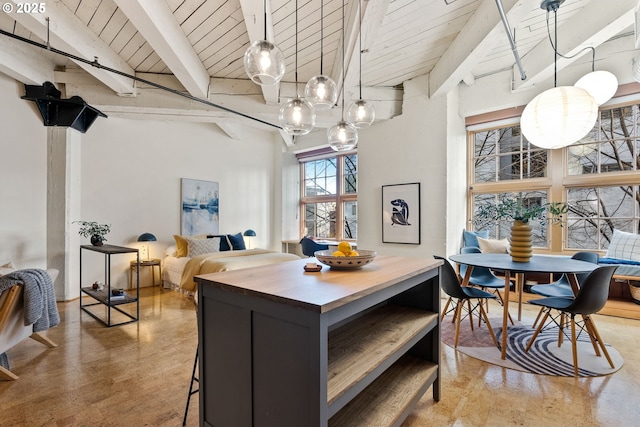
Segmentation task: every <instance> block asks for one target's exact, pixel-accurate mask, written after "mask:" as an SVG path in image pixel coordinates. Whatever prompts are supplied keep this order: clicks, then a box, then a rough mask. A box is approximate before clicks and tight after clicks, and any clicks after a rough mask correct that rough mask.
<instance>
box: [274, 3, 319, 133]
mask: <svg viewBox="0 0 640 427" xmlns="http://www.w3.org/2000/svg"><path fill="white" fill-rule="evenodd" d="M295 75H296V97H295V98H294V99H291V100H289V101H287V102H286V103H284V104H283V105H282V107H280V114H279V116H278V117H279V119H280V125H281V126H282V128H283V129H284V131H285V132H287V133H288V134H289V135H293V136H296V135H306V134H308V133H309V132H311V130H313V127H314V126H315V123H316V113H315V111H313V107H311V104H309V102H308V101H307V100H305V99H304V98H300V95H298V0H296V70H295Z"/></svg>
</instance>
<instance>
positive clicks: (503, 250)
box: [478, 237, 509, 254]
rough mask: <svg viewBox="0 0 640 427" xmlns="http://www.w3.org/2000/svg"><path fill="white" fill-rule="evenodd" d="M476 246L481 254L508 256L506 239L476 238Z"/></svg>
mask: <svg viewBox="0 0 640 427" xmlns="http://www.w3.org/2000/svg"><path fill="white" fill-rule="evenodd" d="M478 244H479V245H480V250H481V251H482V252H483V253H488V254H508V253H509V241H508V240H507V239H500V240H496V239H483V238H482V237H478Z"/></svg>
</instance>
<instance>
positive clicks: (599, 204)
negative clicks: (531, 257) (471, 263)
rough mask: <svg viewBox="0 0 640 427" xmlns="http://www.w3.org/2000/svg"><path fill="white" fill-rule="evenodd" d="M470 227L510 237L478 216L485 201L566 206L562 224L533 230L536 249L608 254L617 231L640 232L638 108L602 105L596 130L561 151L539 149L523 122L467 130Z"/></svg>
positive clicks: (501, 226) (501, 227)
mask: <svg viewBox="0 0 640 427" xmlns="http://www.w3.org/2000/svg"><path fill="white" fill-rule="evenodd" d="M469 147H470V152H471V153H473V156H470V158H469V161H470V164H469V171H470V173H469V194H468V196H469V211H468V216H469V222H470V223H471V224H473V225H474V227H473V228H474V229H476V230H484V229H487V230H489V231H490V236H491V237H492V238H503V237H509V233H510V225H511V224H509V223H508V222H502V223H499V224H495V223H492V222H487V221H485V222H481V221H477V220H475V219H474V212H476V211H477V210H478V208H479V206H481V205H482V204H484V203H495V201H496V200H498V199H499V198H501V197H514V198H515V197H517V194H520V193H521V192H522V194H523V196H522V197H523V203H529V204H531V203H547V202H550V201H552V200H553V201H554V202H557V201H564V202H567V204H568V206H569V211H568V213H567V215H566V218H565V219H564V223H563V226H562V227H556V226H551V225H547V226H545V227H542V226H535V227H533V228H532V231H533V234H534V236H533V242H534V246H536V247H541V248H548V249H551V250H553V251H562V250H565V249H566V250H580V249H592V250H606V249H607V247H608V245H609V241H610V239H611V236H612V234H613V230H614V229H619V230H623V231H628V232H634V233H638V232H639V231H640V229H639V227H640V187H639V186H640V173H638V170H639V168H640V105H638V104H633V105H623V106H616V107H610V108H601V111H600V114H599V117H598V120H597V122H596V125H595V126H594V128H593V130H592V131H591V132H590V133H589V134H588V135H587V136H586V137H585V138H583V139H582V140H581V141H579V142H577V143H575V144H573V145H571V146H569V147H568V148H565V149H560V150H541V149H539V148H537V147H536V146H534V145H532V144H530V143H529V142H528V141H527V140H526V138H525V137H524V136H523V135H522V134H521V132H520V127H519V125H518V124H513V125H508V126H502V127H499V128H489V127H488V126H487V129H477V130H472V131H470V132H469Z"/></svg>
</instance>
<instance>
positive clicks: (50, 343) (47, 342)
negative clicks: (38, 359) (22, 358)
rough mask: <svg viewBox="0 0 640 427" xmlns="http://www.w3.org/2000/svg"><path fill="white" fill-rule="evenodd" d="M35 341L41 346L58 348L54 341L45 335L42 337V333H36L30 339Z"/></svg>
mask: <svg viewBox="0 0 640 427" xmlns="http://www.w3.org/2000/svg"><path fill="white" fill-rule="evenodd" d="M29 338H31V339H33V340H36V341H38V342H39V343H41V344H44V345H46V346H47V347H49V348H56V347H57V346H58V344H56V343H54V342H53V341H51V340H50V339H49V338H47V337H45V336H44V335H42V334H41V333H40V332H34V333H32V334H31V336H30V337H29Z"/></svg>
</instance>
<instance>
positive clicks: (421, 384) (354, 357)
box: [195, 256, 442, 427]
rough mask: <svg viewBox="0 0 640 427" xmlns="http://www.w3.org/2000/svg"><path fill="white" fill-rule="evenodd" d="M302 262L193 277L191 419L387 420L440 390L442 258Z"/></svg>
mask: <svg viewBox="0 0 640 427" xmlns="http://www.w3.org/2000/svg"><path fill="white" fill-rule="evenodd" d="M309 261H313V259H301V260H299V261H298V260H296V261H290V262H284V263H278V264H273V265H267V266H263V267H255V268H247V269H243V270H236V271H228V272H219V273H212V274H207V275H201V276H196V278H195V280H196V282H197V283H198V294H199V309H198V351H199V355H200V368H199V369H200V371H199V373H200V377H199V378H200V395H199V398H200V424H201V425H203V426H219V427H224V426H256V427H258V426H260V427H262V426H274V427H275V426H277V427H283V426H296V427H304V426H323V427H324V426H334V425H335V426H340V427H346V426H350V425H352V426H363V425H376V426H381V425H389V426H392V425H393V426H396V425H400V424H401V423H402V421H403V420H404V419H405V418H406V417H407V415H408V414H409V413H411V411H412V409H413V408H414V407H415V405H416V404H417V402H418V401H419V399H420V398H421V397H422V395H423V394H424V393H425V392H426V391H427V390H428V389H429V387H432V392H433V399H434V400H436V401H438V400H439V399H440V381H439V378H440V375H439V374H440V372H439V359H440V333H439V331H440V327H439V315H438V314H439V311H440V287H439V277H440V276H439V266H440V265H441V264H442V262H441V261H438V260H434V259H419V258H403V257H391V256H378V257H377V258H376V259H375V260H374V262H373V263H371V264H368V265H366V266H364V267H362V268H360V269H357V270H334V269H330V268H329V267H327V266H323V268H322V270H321V271H320V272H317V273H310V272H305V271H304V269H303V267H304V266H305V265H306V263H307V262H309Z"/></svg>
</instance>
